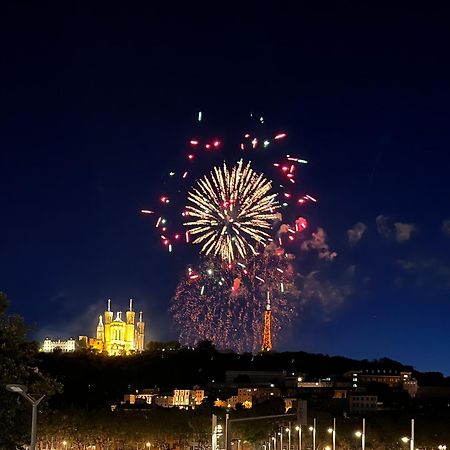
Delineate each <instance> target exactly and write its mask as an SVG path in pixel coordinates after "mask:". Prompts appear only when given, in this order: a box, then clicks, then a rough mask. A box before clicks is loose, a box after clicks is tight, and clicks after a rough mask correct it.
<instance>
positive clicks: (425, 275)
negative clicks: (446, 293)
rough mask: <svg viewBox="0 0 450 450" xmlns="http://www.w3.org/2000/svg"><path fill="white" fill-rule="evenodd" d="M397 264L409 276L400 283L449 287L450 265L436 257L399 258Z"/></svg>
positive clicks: (436, 287)
mask: <svg viewBox="0 0 450 450" xmlns="http://www.w3.org/2000/svg"><path fill="white" fill-rule="evenodd" d="M397 264H398V265H399V267H401V268H402V269H403V270H404V271H405V273H406V274H407V275H408V276H409V277H408V278H407V280H406V281H407V282H406V283H404V282H403V283H401V284H402V285H408V286H415V287H427V289H445V290H448V289H450V266H449V265H448V264H446V263H444V262H443V261H441V260H440V259H438V258H421V259H399V260H398V261H397Z"/></svg>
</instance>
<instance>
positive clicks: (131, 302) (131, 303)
mask: <svg viewBox="0 0 450 450" xmlns="http://www.w3.org/2000/svg"><path fill="white" fill-rule="evenodd" d="M130 311H133V299H132V298H130Z"/></svg>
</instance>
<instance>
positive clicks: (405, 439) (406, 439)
mask: <svg viewBox="0 0 450 450" xmlns="http://www.w3.org/2000/svg"><path fill="white" fill-rule="evenodd" d="M401 440H402V442H404V443H405V444H406V443H407V442H408V441H409V438H408V437H406V436H403V437H402V439H401Z"/></svg>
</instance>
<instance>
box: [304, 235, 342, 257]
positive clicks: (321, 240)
mask: <svg viewBox="0 0 450 450" xmlns="http://www.w3.org/2000/svg"><path fill="white" fill-rule="evenodd" d="M326 240H327V234H326V233H325V230H324V229H323V228H318V229H317V231H316V232H315V233H312V237H311V239H308V240H306V241H303V242H302V245H301V249H302V250H303V251H305V252H308V251H317V254H318V256H319V259H325V260H327V261H332V260H333V259H334V258H336V256H337V253H336V252H334V251H331V250H330V247H329V245H328V243H327V242H326Z"/></svg>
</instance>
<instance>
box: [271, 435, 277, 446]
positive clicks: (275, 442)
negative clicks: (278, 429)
mask: <svg viewBox="0 0 450 450" xmlns="http://www.w3.org/2000/svg"><path fill="white" fill-rule="evenodd" d="M272 441H273V450H277V434H276V433H275V436H272Z"/></svg>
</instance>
